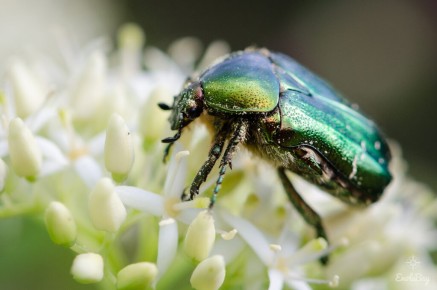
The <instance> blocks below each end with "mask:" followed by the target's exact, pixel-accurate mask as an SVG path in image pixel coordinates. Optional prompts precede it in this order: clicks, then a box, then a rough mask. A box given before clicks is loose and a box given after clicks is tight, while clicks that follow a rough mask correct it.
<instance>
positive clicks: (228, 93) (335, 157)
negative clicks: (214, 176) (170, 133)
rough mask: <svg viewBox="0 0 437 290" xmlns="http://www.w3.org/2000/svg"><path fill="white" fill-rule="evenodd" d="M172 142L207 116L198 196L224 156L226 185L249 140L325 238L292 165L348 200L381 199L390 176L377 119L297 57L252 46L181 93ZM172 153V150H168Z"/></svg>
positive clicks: (174, 109) (192, 190)
mask: <svg viewBox="0 0 437 290" xmlns="http://www.w3.org/2000/svg"><path fill="white" fill-rule="evenodd" d="M160 106H161V108H163V109H166V110H171V116H170V118H169V121H170V124H171V128H172V129H173V130H177V131H178V132H177V134H176V135H175V136H174V137H169V138H166V139H164V140H163V142H165V143H170V145H171V144H172V143H173V142H175V141H176V140H177V139H178V138H179V137H180V135H181V134H182V133H183V132H182V131H183V129H184V128H185V126H187V125H188V124H189V123H190V122H192V121H193V120H195V119H196V118H198V117H200V116H202V115H206V116H208V118H203V119H206V120H207V122H209V125H210V127H212V128H213V130H214V134H215V136H214V139H213V143H212V147H211V151H210V153H209V155H208V158H207V161H206V162H205V164H204V165H203V166H202V168H201V169H200V170H199V174H198V176H196V178H195V180H194V181H193V183H192V184H191V187H190V194H189V196H188V197H187V195H184V198H186V199H192V198H194V196H195V195H197V193H198V188H199V186H200V184H201V183H202V182H204V181H205V180H206V178H207V175H208V174H209V172H210V171H211V169H212V167H213V166H214V164H215V162H216V160H217V159H218V158H219V157H220V156H221V154H222V149H223V148H224V146H225V143H226V142H227V143H226V144H227V146H226V150H225V152H224V154H223V156H222V160H221V163H220V168H221V170H220V176H219V179H218V180H217V185H216V188H215V190H214V194H213V197H212V199H211V206H212V205H213V203H214V201H215V195H216V194H217V192H218V191H219V188H220V185H221V183H222V181H223V176H224V174H225V171H226V166H227V165H230V164H231V160H232V155H233V153H234V151H235V148H236V147H237V146H238V144H240V143H241V144H242V145H243V146H245V147H247V148H248V149H249V150H250V151H252V152H253V153H254V154H255V155H257V156H260V157H262V158H263V159H265V160H267V161H269V162H270V163H271V164H273V165H274V166H275V167H276V168H277V169H278V173H279V176H280V180H281V181H282V183H283V185H284V187H285V189H286V192H287V194H288V196H289V198H290V200H291V202H292V203H293V204H294V205H295V206H296V208H297V209H298V210H299V212H300V213H301V214H302V215H303V217H304V218H305V219H306V220H307V222H309V223H310V224H312V225H313V226H315V227H316V230H317V232H318V235H319V236H324V237H326V235H325V233H324V230H323V227H322V226H321V221H320V218H319V217H318V215H317V214H316V213H315V212H314V211H313V210H312V209H311V208H310V207H309V206H308V205H307V204H306V203H305V202H304V201H303V200H302V199H301V198H300V197H299V196H298V194H297V193H296V192H295V190H294V188H293V187H292V185H291V183H290V182H289V181H288V178H287V177H286V175H285V173H284V172H285V170H290V171H292V172H294V173H297V174H299V175H301V176H302V177H304V178H305V179H307V180H308V181H310V182H312V183H314V184H316V185H318V186H319V187H321V188H322V189H324V190H326V191H327V192H329V193H331V194H332V195H334V196H335V197H337V198H339V199H341V200H342V201H344V202H346V203H348V204H352V205H367V204H370V203H372V202H375V201H377V200H378V199H379V198H380V196H381V194H382V193H383V191H384V189H385V187H386V186H387V185H388V184H389V182H390V181H391V175H390V172H389V169H388V163H389V161H390V151H389V148H388V146H387V143H386V141H385V139H384V137H383V136H382V134H381V133H380V131H379V130H378V129H377V127H376V126H375V124H374V123H373V122H372V121H370V120H369V119H368V118H367V117H365V116H364V115H363V114H362V113H361V112H360V111H358V110H357V109H355V108H354V107H353V106H352V105H351V104H350V103H349V102H348V101H347V100H346V99H344V98H343V97H342V96H341V95H340V94H339V93H338V92H336V91H335V90H334V89H333V88H332V87H331V86H330V85H328V84H327V83H326V82H325V81H323V80H321V79H320V78H319V77H317V76H316V75H315V74H313V73H312V72H310V71H309V70H308V69H306V68H305V67H303V66H301V65H300V64H298V63H297V62H296V61H295V60H293V59H292V58H290V57H288V56H286V55H284V54H281V53H275V52H270V51H268V50H267V49H252V50H246V51H241V52H236V53H232V54H230V55H229V56H228V57H226V58H224V59H223V60H222V61H221V62H219V63H217V64H215V65H213V66H211V67H210V68H208V69H206V70H205V71H204V72H203V73H201V74H200V76H199V77H198V78H197V79H195V80H190V81H188V82H187V84H186V86H185V88H184V89H183V90H182V92H181V93H180V94H179V95H177V96H176V97H175V98H174V103H173V105H172V106H168V105H165V104H161V105H160ZM167 152H168V149H167Z"/></svg>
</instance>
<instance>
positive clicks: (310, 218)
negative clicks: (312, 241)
mask: <svg viewBox="0 0 437 290" xmlns="http://www.w3.org/2000/svg"><path fill="white" fill-rule="evenodd" d="M278 174H279V178H280V179H281V182H282V185H283V186H284V189H285V192H286V193H287V196H288V199H289V200H290V202H291V203H292V204H293V206H294V207H295V208H296V209H297V211H298V212H299V213H300V214H301V216H302V217H303V218H304V220H305V221H306V222H307V223H308V224H310V225H311V226H313V227H314V228H315V230H316V233H317V236H318V237H321V238H324V239H325V240H326V241H328V236H327V235H326V232H325V229H324V228H323V225H322V219H321V218H320V216H319V214H318V213H317V212H315V211H314V210H313V209H312V208H311V207H310V206H309V205H308V204H307V203H306V202H305V200H304V199H303V198H302V197H301V196H300V195H299V193H298V192H297V191H296V189H295V188H294V186H293V184H292V183H291V181H290V180H289V179H288V177H287V175H286V174H285V168H284V167H279V168H278ZM321 262H322V263H323V264H326V263H327V262H328V257H322V258H321Z"/></svg>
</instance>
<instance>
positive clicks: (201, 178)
mask: <svg viewBox="0 0 437 290" xmlns="http://www.w3.org/2000/svg"><path fill="white" fill-rule="evenodd" d="M228 134H229V125H228V124H224V125H223V126H222V128H221V129H220V131H219V132H218V133H217V134H216V136H215V138H214V142H213V144H212V147H211V149H210V150H209V154H208V159H207V160H206V161H205V163H204V164H203V165H202V167H201V168H200V170H199V171H198V172H197V174H196V177H194V180H193V182H192V183H191V185H190V194H189V195H188V194H186V193H185V192H184V193H182V196H181V199H182V200H184V201H187V200H192V199H193V198H194V197H195V196H196V195H198V194H199V187H200V185H201V184H202V183H203V182H205V180H206V178H207V177H208V174H209V173H210V172H211V170H212V168H213V167H214V165H215V163H216V161H217V159H218V158H219V157H220V155H221V154H222V151H223V146H224V144H225V141H226V138H227V136H228Z"/></svg>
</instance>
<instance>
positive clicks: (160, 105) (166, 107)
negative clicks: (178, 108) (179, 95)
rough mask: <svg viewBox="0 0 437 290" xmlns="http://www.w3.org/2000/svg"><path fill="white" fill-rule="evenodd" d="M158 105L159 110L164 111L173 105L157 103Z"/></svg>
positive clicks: (170, 108)
mask: <svg viewBox="0 0 437 290" xmlns="http://www.w3.org/2000/svg"><path fill="white" fill-rule="evenodd" d="M158 107H160V108H161V110H164V111H170V110H172V109H173V107H171V106H169V105H167V104H166V103H158Z"/></svg>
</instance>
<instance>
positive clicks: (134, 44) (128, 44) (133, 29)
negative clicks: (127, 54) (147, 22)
mask: <svg viewBox="0 0 437 290" xmlns="http://www.w3.org/2000/svg"><path fill="white" fill-rule="evenodd" d="M117 40H118V45H119V46H120V48H121V49H122V50H133V51H140V50H141V48H142V47H143V45H144V42H145V41H146V37H145V35H144V31H143V30H142V29H141V27H140V26H138V25H137V24H135V23H126V24H123V25H122V26H121V27H120V29H119V30H118V33H117Z"/></svg>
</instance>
